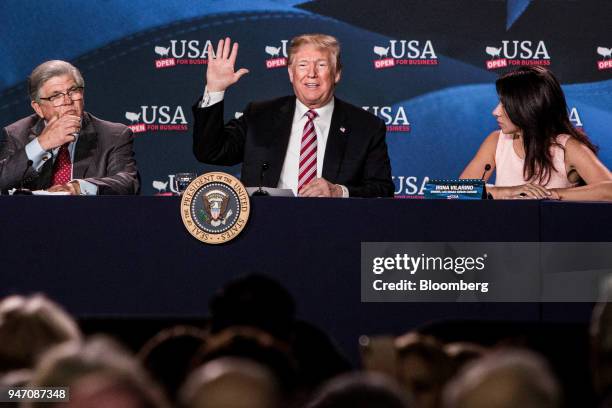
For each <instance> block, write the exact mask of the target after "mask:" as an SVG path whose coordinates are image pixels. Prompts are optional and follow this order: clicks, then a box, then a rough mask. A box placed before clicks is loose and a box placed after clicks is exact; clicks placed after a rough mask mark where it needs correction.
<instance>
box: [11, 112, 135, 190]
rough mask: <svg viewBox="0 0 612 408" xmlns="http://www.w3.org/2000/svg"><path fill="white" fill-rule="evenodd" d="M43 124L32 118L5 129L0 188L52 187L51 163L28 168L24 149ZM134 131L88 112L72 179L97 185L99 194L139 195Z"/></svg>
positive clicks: (79, 140)
mask: <svg viewBox="0 0 612 408" xmlns="http://www.w3.org/2000/svg"><path fill="white" fill-rule="evenodd" d="M44 126H45V125H44V121H43V120H42V119H41V118H40V117H38V116H37V115H31V116H28V117H26V118H23V119H21V120H18V121H17V122H15V123H13V124H11V125H9V126H7V127H5V128H4V129H2V136H1V139H0V189H2V190H6V189H11V188H18V187H20V186H21V183H22V181H23V185H24V187H25V188H29V189H31V190H40V189H47V188H49V187H51V178H52V173H53V163H52V160H48V161H47V162H46V163H45V164H44V165H43V166H42V167H41V168H40V172H37V171H36V170H34V169H33V168H32V167H28V156H27V155H26V151H25V146H26V145H27V144H28V143H30V142H31V141H32V140H34V139H35V138H36V137H37V136H38V135H40V133H41V132H42V130H43V129H44ZM133 145H134V137H133V134H132V131H131V130H130V129H129V128H128V127H127V126H125V125H122V124H120V123H112V122H107V121H105V120H101V119H98V118H96V117H95V116H93V115H91V114H89V113H87V112H85V113H84V114H83V122H82V126H81V132H80V134H79V138H78V140H77V143H76V146H75V151H74V165H73V177H74V178H75V179H82V180H86V181H89V182H90V183H93V184H95V185H97V186H98V194H138V192H139V190H140V182H139V175H138V169H137V167H136V161H135V160H134V150H133Z"/></svg>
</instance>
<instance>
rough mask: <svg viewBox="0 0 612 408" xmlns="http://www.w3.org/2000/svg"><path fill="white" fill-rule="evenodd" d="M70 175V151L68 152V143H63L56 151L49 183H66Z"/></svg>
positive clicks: (53, 184)
mask: <svg viewBox="0 0 612 408" xmlns="http://www.w3.org/2000/svg"><path fill="white" fill-rule="evenodd" d="M71 175H72V162H71V161H70V153H69V152H68V143H66V144H63V145H62V146H61V147H60V148H59V151H58V152H57V158H56V159H55V163H54V166H53V176H52V179H51V185H52V186H55V185H58V184H66V183H67V182H69V181H70V179H71V177H70V176H71Z"/></svg>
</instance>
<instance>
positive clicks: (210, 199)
mask: <svg viewBox="0 0 612 408" xmlns="http://www.w3.org/2000/svg"><path fill="white" fill-rule="evenodd" d="M202 200H203V201H204V210H205V211H206V215H207V218H208V220H209V221H210V224H211V225H212V226H213V227H218V226H219V225H225V223H226V222H227V219H228V218H229V217H231V216H232V214H233V212H232V210H229V211H228V209H227V205H228V202H229V196H228V195H227V194H226V193H225V192H223V191H221V190H210V191H209V192H207V193H206V194H204V195H203V196H202Z"/></svg>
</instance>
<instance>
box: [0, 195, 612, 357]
mask: <svg viewBox="0 0 612 408" xmlns="http://www.w3.org/2000/svg"><path fill="white" fill-rule="evenodd" d="M251 203H252V206H251V215H250V220H249V222H248V224H247V226H246V228H245V229H244V230H243V232H242V233H241V234H240V235H239V236H238V237H237V238H236V239H235V240H233V241H231V242H228V243H225V244H221V245H206V244H203V243H201V242H200V241H198V240H196V239H195V238H193V237H192V236H191V235H190V234H189V233H188V232H187V230H186V229H185V227H184V226H183V223H182V220H181V217H180V213H179V205H180V198H179V197H159V196H138V197H127V196H116V197H115V196H104V197H65V196H63V197H45V196H38V197H31V196H0V219H1V222H0V247H1V248H2V250H1V251H0V268H1V270H2V273H1V274H0V276H1V281H2V283H1V284H0V296H5V295H7V294H11V293H33V292H42V293H45V294H47V295H48V296H49V297H51V298H52V299H55V300H56V301H58V302H59V303H60V304H62V305H63V306H64V307H65V308H66V309H67V310H69V311H70V312H71V313H73V314H74V315H75V316H77V317H79V318H81V319H87V318H121V319H143V318H144V319H147V318H177V319H186V318H204V317H205V316H206V315H207V313H208V312H207V303H208V301H209V299H210V298H211V295H212V294H213V293H214V292H215V290H217V289H218V288H220V287H221V286H222V285H223V284H225V283H226V282H228V281H229V280H230V279H232V278H236V277H238V276H241V275H244V274H247V273H262V274H267V275H270V276H272V277H274V278H276V279H277V280H279V281H280V282H281V283H282V284H283V285H284V286H285V287H286V288H287V289H288V290H289V291H290V292H291V293H292V294H293V296H294V297H295V299H296V302H297V307H298V316H299V317H300V318H302V319H305V320H308V321H310V322H313V323H315V324H317V325H318V326H319V327H321V328H323V329H324V330H326V331H327V332H328V333H330V334H331V335H332V336H333V337H334V338H335V339H336V340H337V341H338V343H339V344H340V345H341V346H342V347H344V348H345V349H352V348H354V347H355V341H356V339H357V337H358V336H359V335H360V334H364V333H367V334H378V333H389V334H399V333H402V332H404V331H406V330H409V329H412V328H414V327H417V326H419V325H423V324H425V323H430V322H435V321H445V320H457V319H467V320H470V319H477V320H481V321H483V320H484V321H504V322H513V321H514V322H569V323H575V322H580V323H584V322H586V321H587V320H588V317H589V313H590V310H591V307H592V305H591V304H584V303H572V304H569V303H568V304H558V303H552V304H549V303H365V302H361V298H360V251H361V243H362V242H421V241H427V242H441V241H447V242H459V241H460V242H525V241H526V242H546V241H557V242H576V241H580V242H607V241H612V203H591V202H588V203H587V202H579V203H568V202H555V201H522V200H521V201H514V200H508V201H497V200H483V201H480V200H477V201H454V200H404V199H357V198H350V199H326V198H311V199H296V198H281V197H254V198H252V199H251Z"/></svg>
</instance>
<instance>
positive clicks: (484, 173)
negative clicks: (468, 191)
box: [480, 163, 491, 181]
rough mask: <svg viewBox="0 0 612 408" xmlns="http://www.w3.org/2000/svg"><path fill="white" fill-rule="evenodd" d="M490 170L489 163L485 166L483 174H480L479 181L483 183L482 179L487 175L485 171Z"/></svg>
mask: <svg viewBox="0 0 612 408" xmlns="http://www.w3.org/2000/svg"><path fill="white" fill-rule="evenodd" d="M489 170H491V165H490V164H489V163H487V165H486V166H485V167H484V172H483V173H482V176H481V177H480V179H481V180H483V181H484V177H485V175H486V174H487V171H489Z"/></svg>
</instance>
